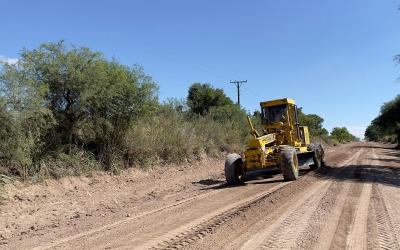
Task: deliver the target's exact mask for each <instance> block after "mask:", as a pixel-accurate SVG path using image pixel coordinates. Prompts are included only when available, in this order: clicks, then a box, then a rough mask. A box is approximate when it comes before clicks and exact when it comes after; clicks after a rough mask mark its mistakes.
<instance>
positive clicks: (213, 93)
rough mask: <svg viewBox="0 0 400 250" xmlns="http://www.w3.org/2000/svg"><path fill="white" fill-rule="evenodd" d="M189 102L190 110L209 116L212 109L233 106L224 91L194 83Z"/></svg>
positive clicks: (190, 89)
mask: <svg viewBox="0 0 400 250" xmlns="http://www.w3.org/2000/svg"><path fill="white" fill-rule="evenodd" d="M187 102H188V106H189V108H190V110H191V111H192V112H193V113H195V114H200V115H205V114H207V113H208V112H209V110H210V108H211V107H222V106H226V105H233V102H232V100H231V99H230V98H229V97H227V96H226V95H225V93H224V91H223V90H222V89H218V88H213V87H212V86H211V85H210V84H208V83H205V84H201V83H194V84H193V85H192V86H191V87H190V88H189V93H188V97H187Z"/></svg>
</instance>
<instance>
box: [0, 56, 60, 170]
mask: <svg viewBox="0 0 400 250" xmlns="http://www.w3.org/2000/svg"><path fill="white" fill-rule="evenodd" d="M46 90H47V89H46V88H38V87H37V86H36V85H35V82H34V81H32V80H31V79H30V77H29V76H27V75H26V74H24V73H23V72H22V65H21V61H19V62H18V64H16V65H10V64H5V65H3V67H2V70H1V72H0V116H1V118H0V119H1V125H0V137H1V139H0V164H1V165H3V166H7V168H8V169H9V170H10V171H12V172H13V173H16V174H19V175H23V176H24V177H25V176H26V175H27V174H28V173H27V171H28V169H27V168H28V166H30V165H31V164H32V161H33V158H34V157H35V156H37V155H38V154H39V153H40V149H41V147H43V146H44V145H45V143H44V142H43V138H44V136H45V134H46V132H47V130H48V129H49V128H52V127H53V126H54V125H55V124H56V123H55V120H54V118H53V115H52V113H51V111H50V110H49V109H47V108H46V107H45V106H44V104H45V99H44V94H45V92H46Z"/></svg>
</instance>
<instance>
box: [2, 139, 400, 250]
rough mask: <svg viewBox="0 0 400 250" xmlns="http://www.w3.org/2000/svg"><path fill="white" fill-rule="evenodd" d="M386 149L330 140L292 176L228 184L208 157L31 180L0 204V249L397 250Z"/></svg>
mask: <svg viewBox="0 0 400 250" xmlns="http://www.w3.org/2000/svg"><path fill="white" fill-rule="evenodd" d="M391 147H392V146H390V145H383V144H374V143H362V142H361V143H353V144H347V145H343V146H339V147H335V148H330V149H329V150H328V152H327V154H326V167H324V169H322V170H321V171H316V172H310V171H309V170H308V169H307V168H304V169H303V170H302V171H301V178H300V179H299V180H297V181H295V182H283V180H282V177H281V175H280V174H277V173H275V172H266V173H264V174H263V175H262V176H258V177H254V176H253V177H249V180H248V182H247V184H246V185H244V186H238V187H228V186H226V185H225V184H224V182H223V175H222V161H215V162H208V163H203V165H199V166H188V167H189V168H188V167H186V168H182V169H180V168H171V169H169V171H165V170H164V172H162V171H161V172H160V170H155V171H153V172H148V173H147V174H146V175H145V176H143V174H138V173H132V172H130V173H127V174H125V175H123V176H120V177H117V178H118V181H113V180H109V183H107V182H102V183H100V184H99V183H95V184H92V185H89V184H86V185H84V184H82V185H81V186H78V190H77V192H76V193H74V192H72V193H70V192H69V189H67V191H66V194H69V195H64V193H57V192H56V191H54V193H53V195H47V196H46V197H42V196H43V194H44V193H46V192H47V193H48V192H50V191H51V189H52V188H53V189H57V185H58V184H51V183H50V184H48V185H50V187H49V188H47V189H46V188H43V186H41V187H36V188H31V187H30V188H27V189H26V191H29V192H26V193H28V194H30V196H29V195H28V197H18V196H17V198H14V200H13V202H9V203H8V204H5V205H3V206H2V207H0V208H1V209H2V217H1V220H0V223H1V224H0V226H1V227H3V228H1V227H0V230H2V231H0V232H2V241H1V245H0V248H1V249H148V248H151V249H171V248H173V249H176V248H184V249H292V248H295V249H344V248H348V249H400V152H399V151H396V150H393V149H391ZM205 164H206V166H205ZM211 164H213V165H217V164H218V165H219V164H220V165H219V166H211ZM188 169H189V170H188ZM133 176H135V178H137V179H135V180H137V182H136V181H132V182H130V181H128V180H132V179H134V177H133ZM138 176H139V177H138ZM121 180H122V181H121ZM116 183H117V184H116ZM122 183H125V184H124V185H123V184H122ZM101 184H104V185H101ZM54 185H56V186H54ZM108 185H109V186H108ZM104 186H105V187H104ZM107 187H108V188H111V187H114V189H113V190H107V189H105V188H107ZM115 187H117V188H115ZM43 189H45V190H46V192H44V191H43ZM72 189H73V190H74V189H75V188H72ZM82 190H84V191H82ZM144 190H145V191H144ZM149 190H151V192H149ZM11 191H13V190H11ZM34 191H36V193H35V192H34ZM14 192H15V190H14ZM50 193H51V192H50ZM34 194H36V195H38V197H36V195H34ZM35 197H36V199H35ZM102 197H103V198H102ZM104 197H105V198H104ZM132 197H133V198H132ZM28 199H31V201H30V202H29V201H28ZM99 199H100V200H101V201H99ZM57 202H60V203H59V204H57ZM29 204H31V205H30V206H29ZM78 208H81V209H83V208H84V210H85V211H81V210H79V209H78ZM7 209H8V210H7ZM53 210H54V211H53ZM71 210H72V212H71ZM52 211H53V213H55V215H54V216H53V217H52V216H51V214H52ZM77 211H78V212H77ZM30 212H31V214H30V215H29V213H30ZM64 214H68V215H69V216H62V215H64ZM5 216H10V218H8V219H6V217H5ZM21 217H22V218H21ZM42 217H46V218H42ZM24 218H25V219H26V220H27V221H28V222H27V223H24ZM25 224H26V225H27V226H26V227H28V228H26V227H24V226H23V225H25ZM30 225H33V226H30Z"/></svg>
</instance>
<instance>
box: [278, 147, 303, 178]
mask: <svg viewBox="0 0 400 250" xmlns="http://www.w3.org/2000/svg"><path fill="white" fill-rule="evenodd" d="M281 170H282V175H283V179H284V180H285V181H295V180H297V179H298V178H299V160H298V158H297V154H296V150H295V149H294V148H284V149H283V150H282V152H281Z"/></svg>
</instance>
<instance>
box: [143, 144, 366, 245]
mask: <svg viewBox="0 0 400 250" xmlns="http://www.w3.org/2000/svg"><path fill="white" fill-rule="evenodd" d="M360 154H361V150H359V152H357V153H356V154H354V155H353V156H352V157H351V158H350V159H348V160H347V161H346V162H345V163H344V164H348V162H350V161H353V160H354V159H355V158H358V157H359V156H360ZM290 183H291V182H286V183H282V184H280V185H279V186H277V187H276V188H274V190H268V191H267V192H266V193H265V194H262V195H260V196H259V197H256V198H253V197H251V198H250V199H245V200H242V201H240V202H237V204H236V203H235V204H234V205H233V206H229V207H228V208H229V210H228V211H226V212H225V210H226V209H225V208H224V209H222V212H221V211H217V212H216V213H215V215H214V214H208V215H207V216H205V217H206V218H207V219H204V218H201V219H199V220H196V221H195V222H193V223H190V224H189V225H184V226H182V228H180V229H178V230H174V231H171V232H169V233H168V234H167V236H164V237H163V238H169V239H167V240H164V241H163V242H162V243H159V244H158V245H156V246H155V247H153V249H177V248H182V247H185V246H188V245H190V244H192V243H193V242H195V241H196V240H198V239H201V238H203V237H204V236H205V235H206V234H208V233H211V232H212V231H213V230H214V229H215V228H216V227H218V226H220V225H221V224H223V223H224V222H226V221H228V220H230V219H232V218H233V217H236V216H238V215H239V214H240V213H241V212H243V211H245V210H247V209H249V208H250V207H254V206H257V205H258V203H259V202H260V201H261V200H263V199H265V198H266V197H268V196H269V195H270V194H272V193H273V192H275V191H276V190H278V189H281V188H282V187H284V186H286V185H288V184H290ZM320 185H321V188H322V187H324V188H326V189H328V188H329V185H328V186H326V181H324V182H323V183H322V184H320ZM325 186H326V187H325ZM314 191H315V193H318V192H321V191H320V188H315V189H314ZM319 198H322V197H319ZM249 200H250V201H249ZM310 204H318V202H313V201H311V202H310ZM231 207H232V208H231ZM300 224H301V223H300ZM160 240H161V239H157V240H155V241H154V242H160ZM152 242H153V241H152ZM152 242H150V243H152ZM150 245H151V244H146V245H141V246H138V248H140V249H141V248H147V247H149V246H150Z"/></svg>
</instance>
